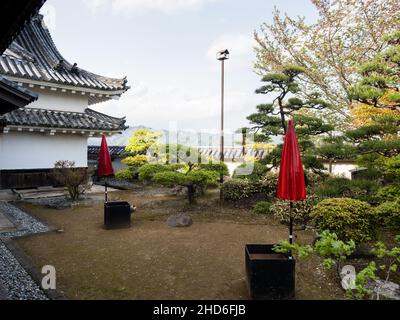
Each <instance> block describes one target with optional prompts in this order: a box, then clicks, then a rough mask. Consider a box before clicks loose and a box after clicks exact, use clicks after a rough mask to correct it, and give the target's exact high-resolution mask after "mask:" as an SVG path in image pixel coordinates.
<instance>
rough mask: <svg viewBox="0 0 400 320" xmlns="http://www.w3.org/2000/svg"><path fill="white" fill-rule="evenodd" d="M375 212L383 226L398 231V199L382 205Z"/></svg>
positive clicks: (399, 209)
mask: <svg viewBox="0 0 400 320" xmlns="http://www.w3.org/2000/svg"><path fill="white" fill-rule="evenodd" d="M375 212H376V214H377V216H378V217H379V218H380V219H381V220H382V221H383V223H384V225H385V226H387V227H390V228H394V229H395V230H400V199H397V200H396V201H386V202H384V203H382V204H381V205H380V206H378V207H377V208H375Z"/></svg>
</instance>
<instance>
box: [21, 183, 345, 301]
mask: <svg viewBox="0 0 400 320" xmlns="http://www.w3.org/2000/svg"><path fill="white" fill-rule="evenodd" d="M110 197H111V199H113V200H120V199H124V200H127V201H129V202H130V203H131V204H135V205H136V206H137V212H136V213H135V214H134V215H133V219H132V223H133V225H132V228H131V229H122V230H109V231H106V230H104V229H103V228H102V222H103V203H102V202H101V197H99V199H98V200H96V201H94V202H93V204H92V205H90V206H89V205H86V206H85V205H81V206H75V207H73V208H71V209H66V210H61V211H57V210H54V209H47V208H44V207H41V206H36V205H32V204H27V203H23V204H20V206H21V207H23V208H24V209H25V210H26V211H28V212H30V213H31V214H33V215H35V216H37V217H38V218H40V219H41V220H43V221H45V222H48V223H50V224H52V225H56V226H58V227H59V228H60V229H62V230H63V232H61V233H57V232H53V233H49V234H44V235H36V236H32V237H29V238H20V239H18V240H17V241H18V243H19V245H20V246H21V247H22V248H23V249H24V251H25V252H26V253H27V254H28V255H29V256H30V258H31V259H32V261H33V262H34V264H35V265H36V266H37V267H38V268H39V269H40V268H41V267H42V266H43V265H54V266H55V267H56V270H57V288H58V290H59V291H60V292H61V293H62V294H63V295H64V296H65V297H66V298H69V299H248V298H249V297H248V293H247V288H246V281H245V269H244V246H245V244H247V243H276V242H277V241H279V240H282V239H286V238H287V228H286V227H285V226H283V225H281V224H279V223H277V222H276V221H274V220H273V219H272V218H271V217H267V218H265V217H260V216H255V215H253V214H251V210H246V209H237V208H233V207H231V206H229V205H226V206H224V207H221V206H220V205H219V203H218V201H217V200H216V198H217V195H216V194H215V192H214V193H213V192H211V193H209V194H208V195H206V196H205V197H204V198H202V199H201V200H200V201H199V203H198V205H197V206H195V207H194V208H188V207H187V205H185V203H186V202H185V200H184V199H182V198H179V197H178V198H177V197H175V196H171V195H165V192H164V191H163V190H159V189H153V188H149V187H148V188H144V189H143V190H142V191H140V192H138V191H134V192H132V191H118V192H115V193H110ZM182 211H186V212H188V213H190V214H191V216H192V218H193V220H194V223H193V225H192V226H191V227H189V228H170V227H168V226H167V224H166V223H165V221H166V218H167V217H168V215H169V214H172V213H177V212H182ZM312 240H313V233H312V232H311V231H299V232H297V240H296V241H299V242H301V243H310V242H311V241H312ZM296 273H297V279H296V282H297V285H296V298H297V299H343V292H342V290H341V289H340V287H339V282H338V279H337V276H336V274H335V273H334V272H331V273H328V274H327V273H325V271H324V270H323V268H322V266H321V261H320V260H318V259H317V258H311V259H310V260H308V261H301V262H298V264H297V270H296Z"/></svg>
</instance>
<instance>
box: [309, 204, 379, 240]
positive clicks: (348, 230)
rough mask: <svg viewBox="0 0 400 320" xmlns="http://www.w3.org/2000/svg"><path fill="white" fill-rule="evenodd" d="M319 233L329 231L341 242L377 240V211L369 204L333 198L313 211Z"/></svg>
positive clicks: (312, 216) (318, 205) (312, 214)
mask: <svg viewBox="0 0 400 320" xmlns="http://www.w3.org/2000/svg"><path fill="white" fill-rule="evenodd" d="M311 218H312V219H313V222H314V223H315V226H316V228H317V229H318V231H324V230H329V231H331V232H334V233H336V234H337V236H338V237H339V239H341V240H354V241H355V242H356V243H362V242H366V241H369V240H373V239H375V238H376V218H375V211H374V210H373V209H372V207H371V206H370V205H369V204H368V203H367V202H363V201H360V200H356V199H350V198H331V199H325V200H323V201H321V202H320V203H318V204H317V205H316V206H315V207H314V208H313V209H312V210H311Z"/></svg>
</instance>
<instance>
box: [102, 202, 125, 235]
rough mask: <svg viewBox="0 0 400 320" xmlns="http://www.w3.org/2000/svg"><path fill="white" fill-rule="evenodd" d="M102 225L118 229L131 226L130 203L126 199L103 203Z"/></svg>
mask: <svg viewBox="0 0 400 320" xmlns="http://www.w3.org/2000/svg"><path fill="white" fill-rule="evenodd" d="M104 227H105V228H106V229H120V228H130V227H131V205H130V204H129V203H128V202H126V201H108V202H105V203H104Z"/></svg>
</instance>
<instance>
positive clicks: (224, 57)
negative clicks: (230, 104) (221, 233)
mask: <svg viewBox="0 0 400 320" xmlns="http://www.w3.org/2000/svg"><path fill="white" fill-rule="evenodd" d="M228 59H229V51H228V50H227V49H226V50H222V51H219V52H218V53H217V60H219V61H221V135H220V162H221V164H222V163H224V160H225V159H224V94H225V92H224V91H225V60H228ZM219 182H220V183H221V189H220V200H221V201H222V199H223V194H222V184H223V183H224V173H223V171H222V170H221V172H220V178H219Z"/></svg>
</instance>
